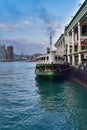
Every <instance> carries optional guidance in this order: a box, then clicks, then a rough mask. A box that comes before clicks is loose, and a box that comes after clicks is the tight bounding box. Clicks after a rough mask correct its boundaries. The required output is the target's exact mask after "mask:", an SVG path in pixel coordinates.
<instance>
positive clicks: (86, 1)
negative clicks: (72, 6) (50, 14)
mask: <svg viewBox="0 0 87 130" xmlns="http://www.w3.org/2000/svg"><path fill="white" fill-rule="evenodd" d="M85 5H87V0H85V1H84V3H83V4H82V5H81V7H80V8H79V10H78V11H77V13H76V14H75V16H74V17H73V19H72V20H71V21H70V23H69V24H68V26H67V27H66V29H65V31H67V30H68V29H69V28H70V26H71V24H72V23H73V21H74V20H75V19H76V17H77V16H78V15H79V13H80V12H81V11H82V9H83V8H84V7H85ZM86 10H87V9H86ZM86 13H87V12H86Z"/></svg>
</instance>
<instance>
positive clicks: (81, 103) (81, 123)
mask: <svg viewBox="0 0 87 130" xmlns="http://www.w3.org/2000/svg"><path fill="white" fill-rule="evenodd" d="M34 71H35V63H32V62H0V130H87V90H86V89H84V88H83V87H82V86H81V85H79V84H78V83H76V82H74V81H71V80H63V81H58V82H51V81H47V80H43V79H37V78H36V77H35V74H34Z"/></svg>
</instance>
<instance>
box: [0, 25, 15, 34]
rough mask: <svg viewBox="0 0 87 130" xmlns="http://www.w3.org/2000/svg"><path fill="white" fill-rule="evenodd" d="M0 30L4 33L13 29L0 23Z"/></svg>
mask: <svg viewBox="0 0 87 130" xmlns="http://www.w3.org/2000/svg"><path fill="white" fill-rule="evenodd" d="M0 29H2V30H4V31H6V32H11V31H12V30H13V27H12V26H10V25H8V24H3V23H0Z"/></svg>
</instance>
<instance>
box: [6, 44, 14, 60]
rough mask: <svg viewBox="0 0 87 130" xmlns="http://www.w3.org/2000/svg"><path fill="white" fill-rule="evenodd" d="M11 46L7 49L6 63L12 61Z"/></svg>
mask: <svg viewBox="0 0 87 130" xmlns="http://www.w3.org/2000/svg"><path fill="white" fill-rule="evenodd" d="M13 59H14V58H13V46H8V47H7V61H13Z"/></svg>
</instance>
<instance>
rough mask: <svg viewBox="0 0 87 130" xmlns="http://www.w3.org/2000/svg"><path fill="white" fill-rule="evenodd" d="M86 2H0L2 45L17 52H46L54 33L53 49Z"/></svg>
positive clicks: (28, 53) (64, 0)
mask: <svg viewBox="0 0 87 130" xmlns="http://www.w3.org/2000/svg"><path fill="white" fill-rule="evenodd" d="M83 2H84V0H0V44H5V45H6V47H7V46H9V45H12V46H13V47H14V53H16V54H21V53H24V54H25V55H26V54H27V55H32V54H35V53H45V52H46V47H49V42H50V40H49V36H50V32H52V43H53V49H55V48H54V44H55V43H56V41H57V40H58V38H59V36H60V35H61V34H62V33H63V32H64V27H65V26H66V25H67V24H68V23H69V22H70V21H71V19H72V16H74V15H75V13H76V12H77V11H78V9H79V8H80V6H79V4H80V3H81V4H82V3H83Z"/></svg>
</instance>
